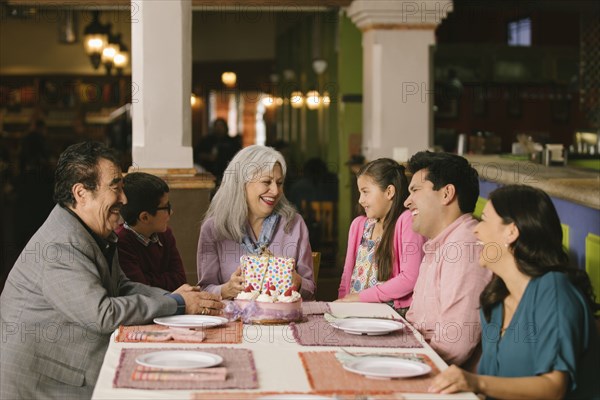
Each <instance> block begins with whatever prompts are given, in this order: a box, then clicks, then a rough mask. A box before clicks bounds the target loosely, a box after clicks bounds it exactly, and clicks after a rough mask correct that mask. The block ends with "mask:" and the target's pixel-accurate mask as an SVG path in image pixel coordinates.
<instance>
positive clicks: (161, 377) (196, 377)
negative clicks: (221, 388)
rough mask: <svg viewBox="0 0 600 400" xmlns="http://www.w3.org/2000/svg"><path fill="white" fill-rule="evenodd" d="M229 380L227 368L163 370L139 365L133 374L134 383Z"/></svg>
mask: <svg viewBox="0 0 600 400" xmlns="http://www.w3.org/2000/svg"><path fill="white" fill-rule="evenodd" d="M226 378H227V368H222V367H221V368H192V369H161V368H150V367H143V366H141V365H138V366H137V367H135V369H134V370H133V373H132V374H131V379H132V380H134V381H217V382H223V381H225V379H226Z"/></svg>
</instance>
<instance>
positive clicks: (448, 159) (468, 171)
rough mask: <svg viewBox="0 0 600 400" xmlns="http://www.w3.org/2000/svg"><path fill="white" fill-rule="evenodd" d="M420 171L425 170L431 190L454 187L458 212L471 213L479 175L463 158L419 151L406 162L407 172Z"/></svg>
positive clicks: (476, 193)
mask: <svg viewBox="0 0 600 400" xmlns="http://www.w3.org/2000/svg"><path fill="white" fill-rule="evenodd" d="M422 169H426V170H427V176H426V178H425V179H427V180H428V181H430V182H431V183H433V190H440V189H441V188H442V187H443V186H446V185H448V184H451V185H454V188H455V189H456V196H457V197H458V207H459V208H460V211H462V212H463V213H472V212H473V210H475V204H476V203H477V198H478V197H479V174H478V173H477V171H476V170H475V168H473V167H472V166H471V164H469V162H468V161H467V160H466V159H465V158H464V157H461V156H458V155H456V154H450V153H432V152H430V151H420V152H418V153H416V154H415V155H413V156H412V157H411V158H410V160H408V170H409V171H410V172H412V173H413V174H414V173H416V172H417V171H420V170H422Z"/></svg>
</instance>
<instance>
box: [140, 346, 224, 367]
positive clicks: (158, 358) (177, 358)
mask: <svg viewBox="0 0 600 400" xmlns="http://www.w3.org/2000/svg"><path fill="white" fill-rule="evenodd" d="M135 362H136V363H138V364H140V365H143V366H144V367H151V368H160V369H191V368H208V367H214V366H215V365H219V364H221V363H222V362H223V357H221V356H218V355H216V354H213V353H204V352H202V351H184V350H166V351H154V352H152V353H146V354H142V355H141V356H138V357H137V358H136V359H135Z"/></svg>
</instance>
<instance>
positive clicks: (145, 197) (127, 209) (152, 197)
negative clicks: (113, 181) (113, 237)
mask: <svg viewBox="0 0 600 400" xmlns="http://www.w3.org/2000/svg"><path fill="white" fill-rule="evenodd" d="M123 191H124V192H125V196H127V204H125V205H124V206H123V207H122V208H121V216H122V217H123V219H124V220H125V222H127V224H129V225H131V226H132V225H135V224H136V223H137V221H138V218H139V216H140V214H141V213H142V212H144V211H146V212H148V213H149V214H151V215H155V214H156V211H157V210H156V208H157V207H158V206H159V205H160V199H161V198H162V197H163V196H164V195H165V193H168V192H169V185H167V183H166V182H165V181H164V180H162V179H160V178H159V177H157V176H154V175H150V174H147V173H145V172H132V173H130V174H127V175H126V176H125V178H123Z"/></svg>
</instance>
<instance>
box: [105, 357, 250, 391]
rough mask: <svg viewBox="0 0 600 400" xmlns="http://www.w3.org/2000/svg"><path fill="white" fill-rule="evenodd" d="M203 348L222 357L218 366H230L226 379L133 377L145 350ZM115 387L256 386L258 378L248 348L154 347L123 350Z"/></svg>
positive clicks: (189, 388)
mask: <svg viewBox="0 0 600 400" xmlns="http://www.w3.org/2000/svg"><path fill="white" fill-rule="evenodd" d="M161 350H168V351H194V350H197V351H202V352H206V353H214V354H217V355H219V356H221V357H223V363H221V364H220V365H219V367H223V368H227V378H226V379H225V381H201V380H198V381H148V380H134V379H132V378H133V374H134V371H135V368H136V367H137V365H138V364H137V363H136V362H135V359H136V358H137V357H138V356H140V355H142V354H146V353H152V352H155V351H161ZM113 387H116V388H129V389H158V390H161V389H162V390H166V389H180V390H191V389H210V390H216V389H256V388H258V379H257V376H256V366H255V365H254V357H253V356H252V351H251V350H247V349H232V348H227V347H208V348H205V347H199V348H186V349H173V348H168V349H166V348H162V349H161V348H154V349H147V348H144V349H122V350H121V357H120V359H119V365H118V367H117V371H116V373H115V377H114V379H113Z"/></svg>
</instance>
